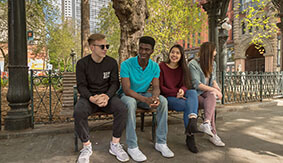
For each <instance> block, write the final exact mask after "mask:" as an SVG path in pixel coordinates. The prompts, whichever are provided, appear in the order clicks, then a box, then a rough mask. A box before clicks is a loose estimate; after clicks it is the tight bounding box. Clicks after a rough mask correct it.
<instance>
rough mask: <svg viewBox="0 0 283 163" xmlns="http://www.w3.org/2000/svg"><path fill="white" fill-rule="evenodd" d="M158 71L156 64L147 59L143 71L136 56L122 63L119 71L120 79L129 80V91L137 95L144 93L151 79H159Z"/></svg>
mask: <svg viewBox="0 0 283 163" xmlns="http://www.w3.org/2000/svg"><path fill="white" fill-rule="evenodd" d="M159 75H160V69H159V66H158V64H157V63H156V62H154V61H152V60H151V59H149V61H148V64H147V66H146V68H145V69H144V70H143V69H142V67H141V66H140V65H139V63H138V56H136V57H133V58H129V59H127V60H125V61H124V62H122V64H121V69H120V76H121V78H129V79H130V82H131V89H132V90H133V91H135V92H137V93H142V92H146V91H147V90H148V88H149V86H150V83H151V81H152V79H153V78H159Z"/></svg>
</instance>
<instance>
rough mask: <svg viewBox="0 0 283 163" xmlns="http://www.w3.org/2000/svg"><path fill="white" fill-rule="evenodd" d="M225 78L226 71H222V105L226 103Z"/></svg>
mask: <svg viewBox="0 0 283 163" xmlns="http://www.w3.org/2000/svg"><path fill="white" fill-rule="evenodd" d="M224 77H225V72H224V71H222V90H221V91H222V99H221V103H222V104H224V103H225V91H224V86H225V84H224V81H225V80H224Z"/></svg>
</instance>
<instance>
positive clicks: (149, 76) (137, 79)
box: [120, 36, 174, 162]
mask: <svg viewBox="0 0 283 163" xmlns="http://www.w3.org/2000/svg"><path fill="white" fill-rule="evenodd" d="M139 41H140V42H139V54H138V56H137V57H133V58H130V59H127V60H126V61H124V62H123V63H122V64H121V72H120V76H121V78H122V94H121V100H122V101H123V102H124V103H125V104H126V106H127V109H128V120H127V126H126V140H127V145H128V153H129V155H130V156H131V157H132V158H133V159H134V160H135V161H138V162H140V161H145V160H146V159H147V158H146V156H145V155H144V154H143V153H142V152H141V151H140V150H139V147H138V144H137V135H136V131H135V129H136V109H137V106H138V107H141V108H144V109H150V108H156V109H157V129H156V143H155V149H156V150H157V151H159V152H161V154H162V155H163V156H164V157H174V153H173V152H172V151H171V150H170V149H169V148H168V146H167V144H166V139H167V132H168V126H167V118H168V104H167V100H166V98H165V97H163V96H161V95H160V89H159V75H160V69H159V66H158V64H157V63H155V62H153V61H152V60H151V59H150V55H151V54H152V53H153V51H154V45H155V40H154V39H153V38H152V37H149V36H143V37H141V38H140V40H139ZM150 84H152V93H149V92H147V90H148V88H149V87H150Z"/></svg>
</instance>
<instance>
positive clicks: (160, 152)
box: [154, 147, 174, 158]
mask: <svg viewBox="0 0 283 163" xmlns="http://www.w3.org/2000/svg"><path fill="white" fill-rule="evenodd" d="M154 148H155V150H157V151H158V152H160V153H161V155H162V156H163V157H165V158H173V157H174V155H173V156H164V155H163V153H162V152H161V150H159V149H158V148H156V147H154Z"/></svg>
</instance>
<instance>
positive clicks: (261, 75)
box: [259, 73, 263, 102]
mask: <svg viewBox="0 0 283 163" xmlns="http://www.w3.org/2000/svg"><path fill="white" fill-rule="evenodd" d="M259 77H260V79H259V80H260V81H259V82H260V83H259V89H260V90H259V91H260V102H262V90H263V89H262V79H263V73H260V74H259Z"/></svg>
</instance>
